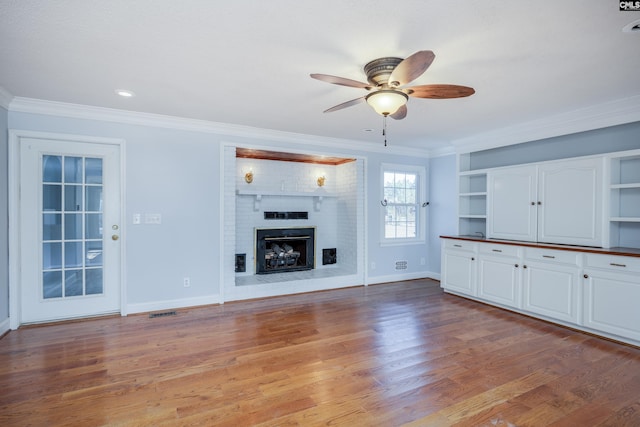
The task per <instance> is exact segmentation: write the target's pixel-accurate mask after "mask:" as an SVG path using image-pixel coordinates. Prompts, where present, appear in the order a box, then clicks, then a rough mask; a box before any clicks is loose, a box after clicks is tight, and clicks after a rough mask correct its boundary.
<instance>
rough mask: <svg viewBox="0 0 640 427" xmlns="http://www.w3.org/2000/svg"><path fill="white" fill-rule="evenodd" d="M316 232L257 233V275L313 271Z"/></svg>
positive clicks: (268, 230) (275, 230) (260, 230)
mask: <svg viewBox="0 0 640 427" xmlns="http://www.w3.org/2000/svg"><path fill="white" fill-rule="evenodd" d="M315 231H316V230H315V228H314V227H305V228H299V227H296V228H258V229H256V274H269V273H283V272H288V271H301V270H311V269H313V268H314V266H315V260H314V253H315Z"/></svg>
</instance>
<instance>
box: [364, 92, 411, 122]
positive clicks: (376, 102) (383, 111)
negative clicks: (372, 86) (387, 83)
mask: <svg viewBox="0 0 640 427" xmlns="http://www.w3.org/2000/svg"><path fill="white" fill-rule="evenodd" d="M365 99H366V100H367V104H369V105H371V107H373V109H374V110H376V113H378V114H380V115H383V116H387V115H389V114H393V113H395V112H396V111H398V108H400V107H402V106H403V105H404V104H406V103H407V100H408V99H409V97H408V96H407V95H406V94H405V93H404V92H400V91H397V90H386V89H385V90H379V91H377V92H373V93H371V94H369V95H367V97H366V98H365Z"/></svg>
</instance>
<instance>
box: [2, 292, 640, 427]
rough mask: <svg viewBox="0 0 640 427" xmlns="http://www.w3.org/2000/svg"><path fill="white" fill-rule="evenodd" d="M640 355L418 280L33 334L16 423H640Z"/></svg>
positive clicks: (10, 409)
mask: <svg viewBox="0 0 640 427" xmlns="http://www.w3.org/2000/svg"><path fill="white" fill-rule="evenodd" d="M639 414H640V349H638V348H635V347H631V346H626V345H622V344H619V343H615V342H611V341H607V340H604V339H600V338H597V337H593V336H590V335H587V334H584V333H581V332H577V331H573V330H569V329H566V328H562V327H559V326H555V325H552V324H549V323H545V322H541V321H538V320H535V319H532V318H528V317H524V316H521V315H518V314H515V313H511V312H508V311H504V310H500V309H498V308H495V307H490V306H487V305H483V304H480V303H477V302H474V301H469V300H466V299H463V298H459V297H455V296H452V295H447V294H444V293H443V292H442V290H441V289H440V288H439V283H438V282H435V281H432V280H414V281H408V282H398V283H390V284H384V285H376V286H369V287H356V288H349V289H339V290H332V291H326V292H316V293H311V294H303V295H291V296H283V297H276V298H268V299H262V300H253V301H244V302H237V303H228V304H225V305H214V306H208V307H199V308H193V309H183V310H177V314H176V315H175V316H166V317H157V318H149V316H147V315H134V316H129V317H124V318H121V317H108V318H99V319H91V320H86V321H78V322H69V323H61V324H51V325H46V326H39V327H25V328H21V329H19V330H17V331H12V332H10V333H9V334H8V335H6V336H5V337H3V338H2V339H0V425H2V426H25V425H34V426H83V427H85V426H103V425H109V426H149V425H153V426H184V425H201V426H233V427H241V426H265V427H267V426H269V427H271V426H282V427H286V426H322V425H337V426H401V425H406V426H429V427H431V426H454V425H455V426H519V427H520V426H529V425H530V426H536V427H537V426H545V425H551V426H557V427H559V426H576V425H602V426H623V425H635V426H637V425H640V415H639Z"/></svg>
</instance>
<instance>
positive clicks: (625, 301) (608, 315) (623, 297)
mask: <svg viewBox="0 0 640 427" xmlns="http://www.w3.org/2000/svg"><path fill="white" fill-rule="evenodd" d="M583 279H584V296H583V307H584V325H585V326H587V327H589V328H592V329H596V330H600V331H605V332H608V333H610V334H615V335H618V336H623V337H628V338H631V339H633V340H636V341H638V342H640V307H639V306H638V303H640V258H630V257H617V256H609V255H600V254H588V255H586V259H585V268H584V274H583Z"/></svg>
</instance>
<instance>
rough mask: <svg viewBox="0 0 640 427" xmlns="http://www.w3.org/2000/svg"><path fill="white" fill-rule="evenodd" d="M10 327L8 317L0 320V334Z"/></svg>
mask: <svg viewBox="0 0 640 427" xmlns="http://www.w3.org/2000/svg"><path fill="white" fill-rule="evenodd" d="M10 329H11V327H10V322H9V318H8V317H7V318H6V319H4V320H3V321H2V322H0V336H2V335H4V334H5V333H6V332H7V331H9V330H10Z"/></svg>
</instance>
